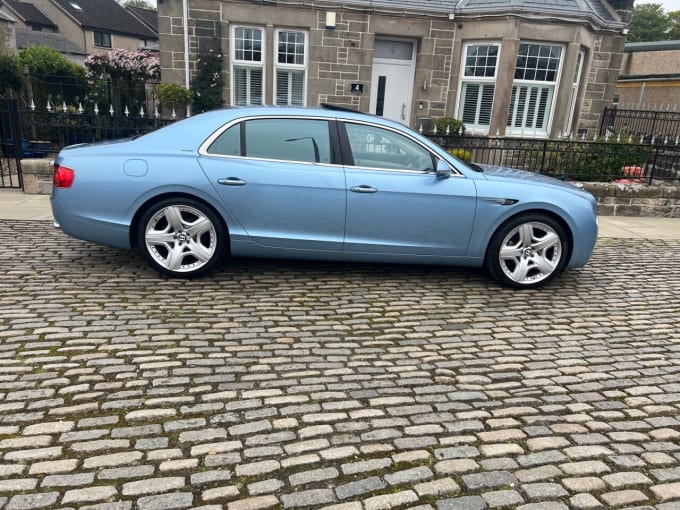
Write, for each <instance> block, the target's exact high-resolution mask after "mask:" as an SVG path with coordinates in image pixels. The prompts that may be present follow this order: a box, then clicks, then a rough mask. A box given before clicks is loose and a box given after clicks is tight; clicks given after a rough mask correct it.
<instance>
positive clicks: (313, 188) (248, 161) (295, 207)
mask: <svg viewBox="0 0 680 510" xmlns="http://www.w3.org/2000/svg"><path fill="white" fill-rule="evenodd" d="M334 130H335V122H334V121H333V120H329V119H327V118H311V117H310V118H307V117H290V118H288V117H280V116H277V117H276V118H271V117H258V118H250V119H245V120H241V121H240V122H238V123H236V124H233V125H229V126H226V127H225V128H224V129H223V130H221V131H219V132H218V133H216V134H215V135H213V137H211V139H209V140H208V142H207V143H206V144H204V147H203V148H202V150H201V157H200V162H201V166H202V167H203V170H204V172H205V173H206V175H207V177H208V179H209V180H210V182H211V183H212V185H213V186H214V188H215V190H216V191H217V193H218V194H219V196H220V198H221V199H222V201H223V202H224V205H225V206H226V207H227V208H228V209H229V210H230V212H231V213H232V215H233V216H234V217H235V218H236V219H237V220H238V222H239V223H240V225H241V226H242V227H243V230H244V231H245V233H246V234H247V236H248V237H249V238H250V240H252V241H254V242H255V243H257V244H259V245H262V246H267V247H276V248H294V249H302V250H332V251H340V250H341V249H342V242H343V235H344V228H345V195H346V190H345V176H344V170H343V167H342V165H339V164H336V163H335V161H336V159H339V158H338V156H337V155H336V154H335V152H336V150H335V149H334V147H335V143H334V141H333V139H334V136H333V132H334ZM230 233H232V231H231V230H230ZM236 235H237V236H238V234H236ZM237 240H238V239H237Z"/></svg>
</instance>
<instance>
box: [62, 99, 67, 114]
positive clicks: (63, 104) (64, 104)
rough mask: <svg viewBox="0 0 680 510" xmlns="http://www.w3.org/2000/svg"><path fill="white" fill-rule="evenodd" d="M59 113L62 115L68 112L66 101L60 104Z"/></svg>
mask: <svg viewBox="0 0 680 510" xmlns="http://www.w3.org/2000/svg"><path fill="white" fill-rule="evenodd" d="M61 111H62V112H64V113H66V112H67V111H68V108H67V107H66V101H62V102H61Z"/></svg>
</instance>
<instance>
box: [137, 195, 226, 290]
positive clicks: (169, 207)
mask: <svg viewBox="0 0 680 510" xmlns="http://www.w3.org/2000/svg"><path fill="white" fill-rule="evenodd" d="M226 237H227V235H226V231H225V228H224V226H223V225H222V222H221V221H220V220H219V218H218V217H217V215H216V214H215V213H214V212H213V211H212V210H211V209H210V208H209V207H207V206H205V205H204V204H202V203H201V202H198V201H196V200H192V199H187V198H170V199H166V200H162V201H160V202H157V203H155V204H153V205H152V206H151V207H149V208H148V209H147V210H146V211H145V212H144V213H143V214H142V216H141V218H140V221H139V226H138V228H137V246H138V247H139V248H140V250H141V252H142V254H143V256H144V258H145V259H146V260H147V261H148V262H149V264H150V265H151V266H152V267H153V268H155V269H156V270H157V271H159V272H161V273H163V274H165V275H168V276H173V277H177V278H193V277H196V276H200V275H202V274H205V273H206V272H208V271H210V270H211V269H212V268H213V267H215V266H216V265H217V264H219V263H220V262H221V260H222V258H223V257H224V253H225V250H226Z"/></svg>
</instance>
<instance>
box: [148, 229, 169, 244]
mask: <svg viewBox="0 0 680 510" xmlns="http://www.w3.org/2000/svg"><path fill="white" fill-rule="evenodd" d="M174 241H175V236H174V234H173V233H172V232H167V231H162V230H152V231H150V232H147V233H146V242H147V243H148V244H162V245H165V246H168V247H169V246H170V244H171V243H173V242H174Z"/></svg>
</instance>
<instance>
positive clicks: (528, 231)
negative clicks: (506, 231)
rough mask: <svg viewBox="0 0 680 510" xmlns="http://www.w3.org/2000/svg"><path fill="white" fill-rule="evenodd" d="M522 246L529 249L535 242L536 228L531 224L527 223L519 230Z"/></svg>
mask: <svg viewBox="0 0 680 510" xmlns="http://www.w3.org/2000/svg"><path fill="white" fill-rule="evenodd" d="M518 233H519V238H520V241H521V246H522V247H524V248H528V247H529V246H531V243H532V242H533V240H534V226H533V225H532V224H531V223H525V224H524V225H522V226H520V227H519V230H518Z"/></svg>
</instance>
